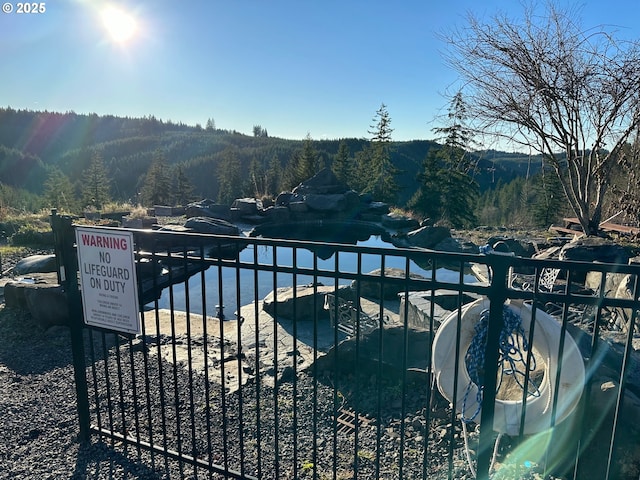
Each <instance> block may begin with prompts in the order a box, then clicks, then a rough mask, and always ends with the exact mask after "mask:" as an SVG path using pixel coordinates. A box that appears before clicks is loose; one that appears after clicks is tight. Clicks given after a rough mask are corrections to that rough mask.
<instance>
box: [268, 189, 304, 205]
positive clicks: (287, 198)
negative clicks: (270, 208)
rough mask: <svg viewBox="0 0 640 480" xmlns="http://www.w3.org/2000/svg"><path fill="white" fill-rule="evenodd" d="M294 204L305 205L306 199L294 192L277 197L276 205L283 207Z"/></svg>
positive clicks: (283, 193)
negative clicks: (300, 203)
mask: <svg viewBox="0 0 640 480" xmlns="http://www.w3.org/2000/svg"><path fill="white" fill-rule="evenodd" d="M292 202H303V203H304V197H303V196H302V195H297V194H295V193H292V192H282V193H280V194H278V196H277V197H276V201H275V204H276V205H281V206H288V205H289V204H290V203H292Z"/></svg>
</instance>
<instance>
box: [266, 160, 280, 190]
mask: <svg viewBox="0 0 640 480" xmlns="http://www.w3.org/2000/svg"><path fill="white" fill-rule="evenodd" d="M266 184H267V186H266V191H265V193H267V194H270V195H273V196H276V195H278V193H280V192H281V191H282V190H283V189H284V188H283V185H282V165H281V164H280V159H279V158H278V156H277V155H274V156H273V157H271V161H270V162H269V168H268V170H267V174H266Z"/></svg>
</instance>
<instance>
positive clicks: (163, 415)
mask: <svg viewBox="0 0 640 480" xmlns="http://www.w3.org/2000/svg"><path fill="white" fill-rule="evenodd" d="M157 248H158V244H157V238H156V237H154V242H153V247H152V250H151V265H152V266H151V272H152V275H153V278H154V280H153V282H154V288H157V278H158V276H159V275H160V273H161V272H160V271H159V269H161V268H162V267H161V266H160V264H159V262H158V260H159V259H158V256H157ZM170 274H171V273H169V275H170ZM154 321H155V327H156V351H157V359H158V396H159V400H160V422H161V423H160V425H161V432H162V449H163V451H164V452H167V451H168V449H169V439H168V434H167V401H166V396H165V394H166V392H167V389H166V388H165V381H164V364H163V360H162V342H161V332H162V328H161V323H160V306H159V303H158V299H157V298H156V299H155V300H154ZM163 457H164V469H165V473H166V474H167V475H168V474H169V457H168V456H167V455H164V456H163Z"/></svg>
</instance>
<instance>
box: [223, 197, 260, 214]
mask: <svg viewBox="0 0 640 480" xmlns="http://www.w3.org/2000/svg"><path fill="white" fill-rule="evenodd" d="M260 210H262V202H261V201H260V200H258V199H256V198H236V199H235V200H234V201H233V204H231V212H232V213H235V214H236V215H238V216H240V217H246V216H250V215H257V214H258V211H260Z"/></svg>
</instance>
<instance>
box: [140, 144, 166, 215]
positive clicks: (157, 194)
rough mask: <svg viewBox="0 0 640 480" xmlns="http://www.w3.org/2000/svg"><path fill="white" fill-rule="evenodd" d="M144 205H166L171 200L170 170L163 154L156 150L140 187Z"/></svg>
mask: <svg viewBox="0 0 640 480" xmlns="http://www.w3.org/2000/svg"><path fill="white" fill-rule="evenodd" d="M141 194H142V202H143V204H144V205H149V206H151V205H167V204H170V203H172V198H171V169H170V167H169V164H168V163H167V160H166V158H165V157H164V154H163V153H162V152H161V151H160V150H156V152H155V153H154V156H153V161H152V162H151V165H149V169H148V170H147V174H146V175H145V179H144V185H143V187H142V191H141Z"/></svg>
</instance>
